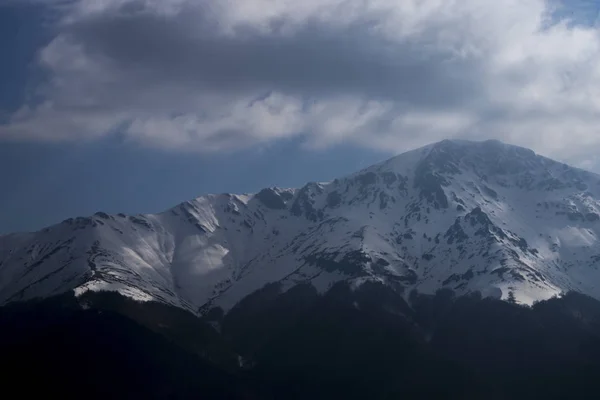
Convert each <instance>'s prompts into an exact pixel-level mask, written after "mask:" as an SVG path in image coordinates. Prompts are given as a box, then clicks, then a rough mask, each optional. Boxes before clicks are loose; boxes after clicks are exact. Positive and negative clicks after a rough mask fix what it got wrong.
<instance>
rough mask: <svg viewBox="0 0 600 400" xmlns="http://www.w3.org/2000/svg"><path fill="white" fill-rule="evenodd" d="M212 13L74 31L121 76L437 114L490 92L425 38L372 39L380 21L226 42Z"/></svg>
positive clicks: (130, 14)
mask: <svg viewBox="0 0 600 400" xmlns="http://www.w3.org/2000/svg"><path fill="white" fill-rule="evenodd" d="M184 15H185V13H184ZM209 15H210V14H209V13H208V12H206V11H205V10H202V9H199V8H198V7H194V8H193V11H190V13H189V15H187V16H185V17H183V18H181V17H180V18H169V17H165V16H159V15H157V14H154V13H150V12H146V11H145V10H143V9H135V11H134V10H132V9H131V8H129V9H126V10H123V9H120V10H118V11H113V12H110V13H104V14H100V15H95V16H93V17H91V18H87V19H85V20H81V21H78V22H77V23H74V24H72V25H70V26H68V28H67V31H66V32H67V33H68V35H69V36H70V37H71V38H72V39H73V40H74V41H75V42H76V43H80V44H81V45H83V46H84V49H85V50H86V51H87V52H89V54H90V55H92V56H102V57H106V58H108V59H109V60H111V62H113V63H114V65H115V66H116V67H117V68H119V69H122V70H125V71H139V72H140V73H142V74H147V75H146V77H147V78H148V79H160V80H170V81H181V82H187V83H194V84H197V85H200V86H202V87H206V88H209V89H211V90H223V91H240V90H244V91H245V90H261V89H268V90H273V89H274V90H282V91H285V92H289V93H296V94H308V95H310V96H320V95H330V94H332V93H333V94H349V95H361V96H367V97H369V98H377V99H393V100H395V101H400V102H407V103H410V104H412V105H413V106H414V107H419V106H422V105H423V106H427V107H434V108H435V107H446V106H447V105H448V104H449V103H450V104H453V105H456V106H460V105H461V103H462V102H464V101H473V99H474V98H476V97H477V96H479V95H480V94H481V93H480V85H479V84H478V83H477V82H476V81H474V80H473V79H472V77H473V76H476V75H479V74H481V72H480V71H479V64H478V63H477V62H473V61H474V60H473V59H459V58H457V57H455V56H454V55H452V54H450V53H441V54H440V52H433V51H427V50H426V48H425V46H424V45H425V44H426V43H424V42H423V41H413V42H410V41H405V42H403V43H398V42H386V41H382V40H381V38H378V37H375V36H374V35H373V34H371V33H370V31H372V30H373V28H374V24H375V22H373V23H369V22H360V23H354V24H351V25H350V26H344V27H338V28H336V27H330V26H327V25H324V24H322V23H319V22H317V21H309V22H308V23H306V24H304V25H303V26H302V27H300V29H298V30H296V31H294V32H293V33H283V32H280V33H277V28H276V26H277V25H278V24H279V25H281V26H285V25H287V24H286V22H285V21H283V20H282V21H279V23H278V24H274V26H275V28H273V31H274V32H275V33H273V32H269V33H268V34H264V33H261V32H259V31H258V30H256V29H253V28H251V27H238V29H237V32H236V34H235V35H225V34H222V33H220V32H219V29H218V26H216V23H215V22H214V21H212V20H211V19H210V17H209Z"/></svg>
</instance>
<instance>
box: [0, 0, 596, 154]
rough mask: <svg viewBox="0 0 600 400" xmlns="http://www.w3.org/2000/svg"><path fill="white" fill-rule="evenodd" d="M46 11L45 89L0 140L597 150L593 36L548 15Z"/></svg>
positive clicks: (133, 7)
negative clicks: (480, 144) (491, 141)
mask: <svg viewBox="0 0 600 400" xmlns="http://www.w3.org/2000/svg"><path fill="white" fill-rule="evenodd" d="M58 3H60V12H61V15H62V18H61V20H60V22H59V23H58V24H57V25H56V27H55V29H56V36H55V37H54V39H53V40H52V41H51V42H50V43H49V44H48V45H47V46H46V47H45V48H43V49H40V52H39V66H40V67H41V68H42V69H43V70H44V71H45V72H46V73H47V75H48V77H49V78H48V81H47V82H46V83H45V84H43V85H42V86H40V87H38V88H37V91H36V93H34V96H33V98H35V99H36V101H35V102H30V103H29V104H24V105H23V106H22V107H21V108H20V109H19V110H18V111H17V112H16V113H14V114H13V115H11V116H10V117H9V119H8V120H7V121H6V123H5V124H4V125H0V137H4V138H9V139H13V140H14V139H33V140H89V139H90V138H96V137H101V136H105V135H114V134H118V135H122V136H123V137H124V138H125V139H126V140H131V141H135V142H138V143H140V144H142V145H148V146H156V147H161V148H166V149H172V150H183V151H190V150H192V151H200V152H202V151H205V152H206V151H229V150H236V149H240V148H247V147H251V146H257V145H262V144H268V143H271V142H273V141H277V140H285V139H286V138H292V137H295V138H301V139H302V140H303V142H304V143H305V145H306V146H307V147H312V148H323V147H328V146H333V145H336V144H338V143H353V144H355V145H358V146H369V147H373V148H377V149H381V150H383V151H386V152H398V151H402V150H405V149H407V148H411V147H415V146H418V145H421V144H425V143H428V142H431V141H435V140H440V139H442V138H447V137H457V138H458V137H460V138H470V139H486V138H498V139H501V140H505V141H508V142H512V143H516V144H521V145H525V146H528V147H532V148H534V149H536V150H538V151H541V152H542V153H544V154H548V155H551V156H556V157H559V158H562V159H566V160H571V161H581V162H584V161H585V160H591V159H593V156H594V155H593V154H592V153H593V151H591V149H593V148H594V146H598V145H600V128H599V127H600V114H599V113H598V110H599V109H600V85H599V84H598V83H599V82H600V36H599V31H598V27H597V26H596V25H594V24H590V23H586V24H583V23H581V24H579V23H577V19H576V18H575V19H574V17H572V15H576V14H577V13H571V14H569V13H564V12H558V11H560V10H561V9H560V8H559V7H558V5H557V4H558V3H555V2H547V1H543V0H530V1H527V2H523V1H520V0H502V1H496V2H481V1H480V0H460V1H459V0H454V1H451V0H403V1H402V2H398V1H395V0H371V1H366V0H318V1H317V0H306V1H302V2H299V1H291V0H279V1H273V0H203V1H194V0H160V1H159V0H102V1H100V0H73V1H70V2H65V1H59V2H58ZM583 6H588V4H587V3H585V2H584V3H582V7H583ZM577 10H582V8H578V9H577ZM557 16H558V17H557Z"/></svg>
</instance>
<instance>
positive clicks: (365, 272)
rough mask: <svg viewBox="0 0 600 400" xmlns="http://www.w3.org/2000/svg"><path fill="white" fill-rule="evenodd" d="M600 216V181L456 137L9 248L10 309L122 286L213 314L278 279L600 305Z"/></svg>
mask: <svg viewBox="0 0 600 400" xmlns="http://www.w3.org/2000/svg"><path fill="white" fill-rule="evenodd" d="M599 220H600V176H599V175H596V174H593V173H591V172H587V171H584V170H581V169H577V168H573V167H570V166H567V165H566V164H563V163H559V162H556V161H553V160H550V159H548V158H545V157H542V156H539V155H536V154H535V153H534V152H533V151H532V150H529V149H525V148H522V147H517V146H512V145H507V144H504V143H501V142H498V141H485V142H470V141H457V140H445V141H442V142H438V143H434V144H431V145H428V146H425V147H423V148H420V149H416V150H412V151H409V152H407V153H404V154H401V155H399V156H396V157H393V158H391V159H389V160H386V161H383V162H381V163H379V164H375V165H373V166H371V167H367V168H365V169H362V170H361V171H358V172H356V173H353V174H350V175H348V176H346V177H343V178H339V179H334V180H333V181H331V182H327V183H316V182H311V183H308V184H306V185H304V186H303V187H301V188H298V189H282V188H277V187H273V188H266V189H263V190H261V191H259V192H258V193H256V194H246V195H233V194H218V195H206V196H201V197H198V198H196V199H193V200H190V201H187V202H184V203H181V204H179V205H178V206H176V207H174V208H172V209H169V210H166V211H164V212H162V213H158V214H145V215H135V216H126V215H124V214H117V215H108V214H105V213H102V212H98V213H96V214H94V215H93V216H91V217H85V218H83V217H79V218H72V219H68V220H65V221H63V222H62V223H60V224H57V225H54V226H51V227H48V228H45V229H43V230H41V231H39V232H34V233H23V234H10V235H4V236H0V282H1V284H0V303H2V304H4V303H8V302H12V301H19V300H26V299H29V298H32V297H47V296H51V295H54V294H58V293H62V292H65V291H69V290H74V291H75V293H76V294H78V295H81V294H83V293H85V292H87V291H90V290H91V291H103V290H114V291H117V292H119V293H121V294H124V295H126V296H128V297H132V298H134V299H137V300H140V301H146V300H157V301H160V302H163V303H166V304H170V305H173V306H176V307H180V308H184V309H186V310H189V311H192V312H194V313H203V312H207V311H208V310H210V309H211V308H213V307H219V308H222V309H224V310H225V311H227V310H229V309H231V308H232V307H233V306H234V305H235V304H237V303H238V302H239V301H240V300H242V299H243V298H244V297H245V296H248V295H249V294H251V293H253V292H254V291H256V290H259V289H260V288H262V287H263V286H264V285H266V284H268V283H272V282H280V283H281V284H282V290H287V289H289V288H291V287H294V286H295V285H297V284H300V283H310V284H311V285H313V286H314V287H315V288H317V290H318V291H319V292H320V293H324V292H326V291H327V290H328V289H329V288H330V287H331V286H332V285H333V284H334V283H336V282H338V281H351V282H353V284H355V285H360V284H361V283H363V282H366V281H373V280H374V281H378V282H383V283H385V284H386V285H389V286H390V287H399V288H400V287H401V288H406V289H410V290H417V291H420V292H424V293H433V292H435V291H436V290H438V289H440V288H451V289H452V290H456V291H458V292H459V293H470V292H474V291H479V292H481V293H482V294H483V295H484V296H492V297H495V298H502V299H508V298H509V295H510V293H512V295H510V296H514V297H515V298H516V300H517V301H519V302H521V303H525V304H532V303H533V302H534V301H537V300H542V299H547V298H550V297H552V296H554V295H556V294H559V293H561V292H566V291H570V290H575V291H579V292H582V293H584V294H587V295H590V296H593V297H596V298H598V297H599V296H600V273H599V272H598V263H599V262H600V244H599V243H598V237H600V222H599ZM406 292H408V290H407V291H406Z"/></svg>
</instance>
